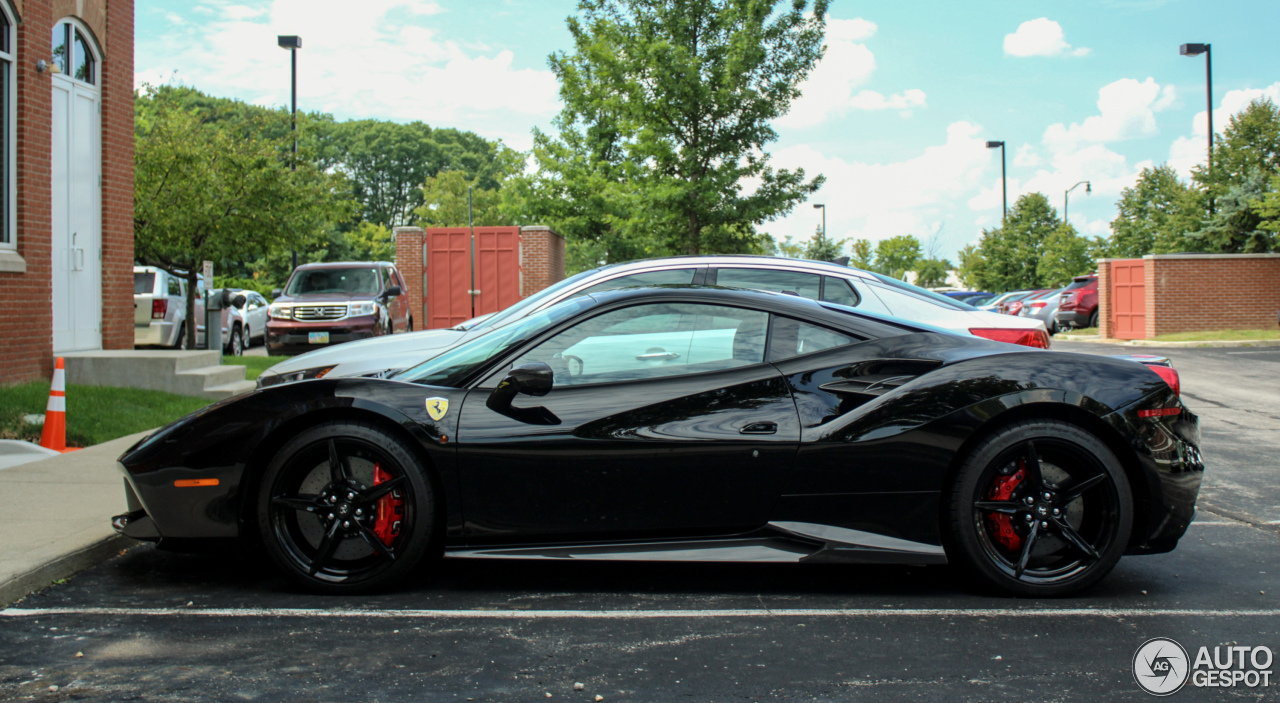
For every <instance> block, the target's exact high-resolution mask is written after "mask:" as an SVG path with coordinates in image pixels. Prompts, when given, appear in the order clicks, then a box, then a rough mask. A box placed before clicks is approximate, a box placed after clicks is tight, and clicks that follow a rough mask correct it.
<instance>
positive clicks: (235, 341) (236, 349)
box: [226, 322, 244, 356]
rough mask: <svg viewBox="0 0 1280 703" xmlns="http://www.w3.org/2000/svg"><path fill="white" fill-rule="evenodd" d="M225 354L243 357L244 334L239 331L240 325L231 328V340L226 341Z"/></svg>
mask: <svg viewBox="0 0 1280 703" xmlns="http://www.w3.org/2000/svg"><path fill="white" fill-rule="evenodd" d="M226 352H227V354H230V355H231V356H244V333H242V332H241V331H240V323H238V322H237V323H236V324H235V325H233V326H232V327H231V338H230V339H228V340H227V349H226Z"/></svg>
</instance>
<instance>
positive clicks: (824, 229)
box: [813, 203, 827, 242]
mask: <svg viewBox="0 0 1280 703" xmlns="http://www.w3.org/2000/svg"><path fill="white" fill-rule="evenodd" d="M813 209H815V210H821V211H822V241H824V242H825V241H826V240H827V206H826V205H823V204H821V203H814V205H813Z"/></svg>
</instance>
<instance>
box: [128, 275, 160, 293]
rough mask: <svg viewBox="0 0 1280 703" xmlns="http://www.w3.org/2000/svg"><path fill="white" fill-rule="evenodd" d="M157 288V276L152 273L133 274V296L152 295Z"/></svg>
mask: <svg viewBox="0 0 1280 703" xmlns="http://www.w3.org/2000/svg"><path fill="white" fill-rule="evenodd" d="M155 287H156V275H155V274H154V273H152V272H150V271H134V272H133V294H134V295H151V291H153V290H155Z"/></svg>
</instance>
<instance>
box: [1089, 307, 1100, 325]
mask: <svg viewBox="0 0 1280 703" xmlns="http://www.w3.org/2000/svg"><path fill="white" fill-rule="evenodd" d="M1089 326H1090V327H1097V326H1098V311H1097V310H1094V311H1093V314H1092V315H1090V316H1089Z"/></svg>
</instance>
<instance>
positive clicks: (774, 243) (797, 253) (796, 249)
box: [765, 234, 806, 259]
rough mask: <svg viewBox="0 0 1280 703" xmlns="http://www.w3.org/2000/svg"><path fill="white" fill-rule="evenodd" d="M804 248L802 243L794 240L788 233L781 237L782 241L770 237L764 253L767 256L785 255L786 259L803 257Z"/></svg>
mask: <svg viewBox="0 0 1280 703" xmlns="http://www.w3.org/2000/svg"><path fill="white" fill-rule="evenodd" d="M805 248H806V247H805V245H804V244H801V243H799V242H796V241H794V238H793V237H792V236H791V235H789V234H788V235H787V236H785V237H783V238H782V241H778V240H776V239H774V238H773V237H770V238H769V248H768V250H767V251H766V252H765V253H767V254H768V255H769V256H785V257H786V258H788V259H804V258H806V256H805V253H804V252H805Z"/></svg>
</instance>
